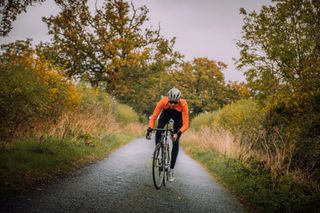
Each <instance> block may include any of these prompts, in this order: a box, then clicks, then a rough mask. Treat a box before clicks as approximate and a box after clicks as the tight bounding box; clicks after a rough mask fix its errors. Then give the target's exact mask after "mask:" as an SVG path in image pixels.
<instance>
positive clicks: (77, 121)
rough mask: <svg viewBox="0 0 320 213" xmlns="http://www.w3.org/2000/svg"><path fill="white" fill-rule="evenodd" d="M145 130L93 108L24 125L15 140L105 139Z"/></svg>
mask: <svg viewBox="0 0 320 213" xmlns="http://www.w3.org/2000/svg"><path fill="white" fill-rule="evenodd" d="M144 130H145V127H143V126H142V125H141V124H139V123H129V124H127V125H122V124H120V123H119V122H118V121H117V120H116V119H115V117H114V115H113V114H111V112H105V111H104V110H102V109H99V108H91V109H88V110H86V111H85V112H81V111H80V110H79V111H75V112H66V113H65V114H63V115H62V116H61V117H60V118H59V120H57V121H55V122H54V121H37V122H32V126H29V125H23V126H21V127H20V128H19V130H18V131H16V134H15V138H25V137H28V136H31V135H37V136H39V137H45V138H47V137H50V136H54V137H59V138H62V139H64V138H66V137H71V138H72V137H75V138H76V137H78V136H79V135H85V134H89V135H91V136H94V137H100V138H102V137H104V136H105V135H106V134H115V135H116V134H121V133H133V134H137V135H141V134H142V132H143V131H144Z"/></svg>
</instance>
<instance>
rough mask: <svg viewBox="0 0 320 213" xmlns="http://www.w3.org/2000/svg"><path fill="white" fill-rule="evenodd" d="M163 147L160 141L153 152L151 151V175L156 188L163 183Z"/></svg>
mask: <svg viewBox="0 0 320 213" xmlns="http://www.w3.org/2000/svg"><path fill="white" fill-rule="evenodd" d="M162 149H163V147H162V146H161V143H158V144H157V146H156V148H155V150H154V153H153V162H152V177H153V183H154V186H155V187H156V189H160V188H161V186H162V183H163V177H164V172H165V171H164V165H163V162H164V161H163V150H162Z"/></svg>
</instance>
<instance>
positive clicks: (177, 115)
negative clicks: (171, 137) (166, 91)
mask: <svg viewBox="0 0 320 213" xmlns="http://www.w3.org/2000/svg"><path fill="white" fill-rule="evenodd" d="M170 119H173V120H174V124H173V131H174V133H177V132H178V131H179V129H180V128H181V126H182V113H181V112H179V111H177V110H175V109H165V110H162V112H161V115H160V117H159V121H158V128H163V127H164V126H165V125H166V124H167V123H168V122H169V120H170ZM160 137H161V131H157V133H156V144H157V143H158V142H159V141H160ZM178 153H179V138H178V139H177V141H175V142H173V143H172V151H171V165H170V168H171V169H174V165H175V164H176V160H177V157H178Z"/></svg>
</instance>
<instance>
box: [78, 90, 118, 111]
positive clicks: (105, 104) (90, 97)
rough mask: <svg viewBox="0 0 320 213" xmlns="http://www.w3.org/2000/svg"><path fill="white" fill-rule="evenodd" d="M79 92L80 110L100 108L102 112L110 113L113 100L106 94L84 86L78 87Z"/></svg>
mask: <svg viewBox="0 0 320 213" xmlns="http://www.w3.org/2000/svg"><path fill="white" fill-rule="evenodd" d="M79 90H80V91H81V94H82V102H81V107H82V110H84V111H85V110H88V109H89V108H92V107H93V106H94V107H99V108H101V109H102V110H103V111H104V112H111V107H112V102H113V100H112V98H111V97H110V95H109V94H108V93H106V92H105V91H103V90H101V89H93V88H88V87H86V86H85V85H80V86H79Z"/></svg>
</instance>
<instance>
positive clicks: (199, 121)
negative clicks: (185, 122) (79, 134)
mask: <svg viewBox="0 0 320 213" xmlns="http://www.w3.org/2000/svg"><path fill="white" fill-rule="evenodd" d="M215 114H216V112H209V113H202V114H199V115H197V116H196V117H194V118H193V119H192V121H191V124H190V128H192V129H195V130H199V129H200V128H201V127H203V126H212V123H213V120H214V116H215Z"/></svg>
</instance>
